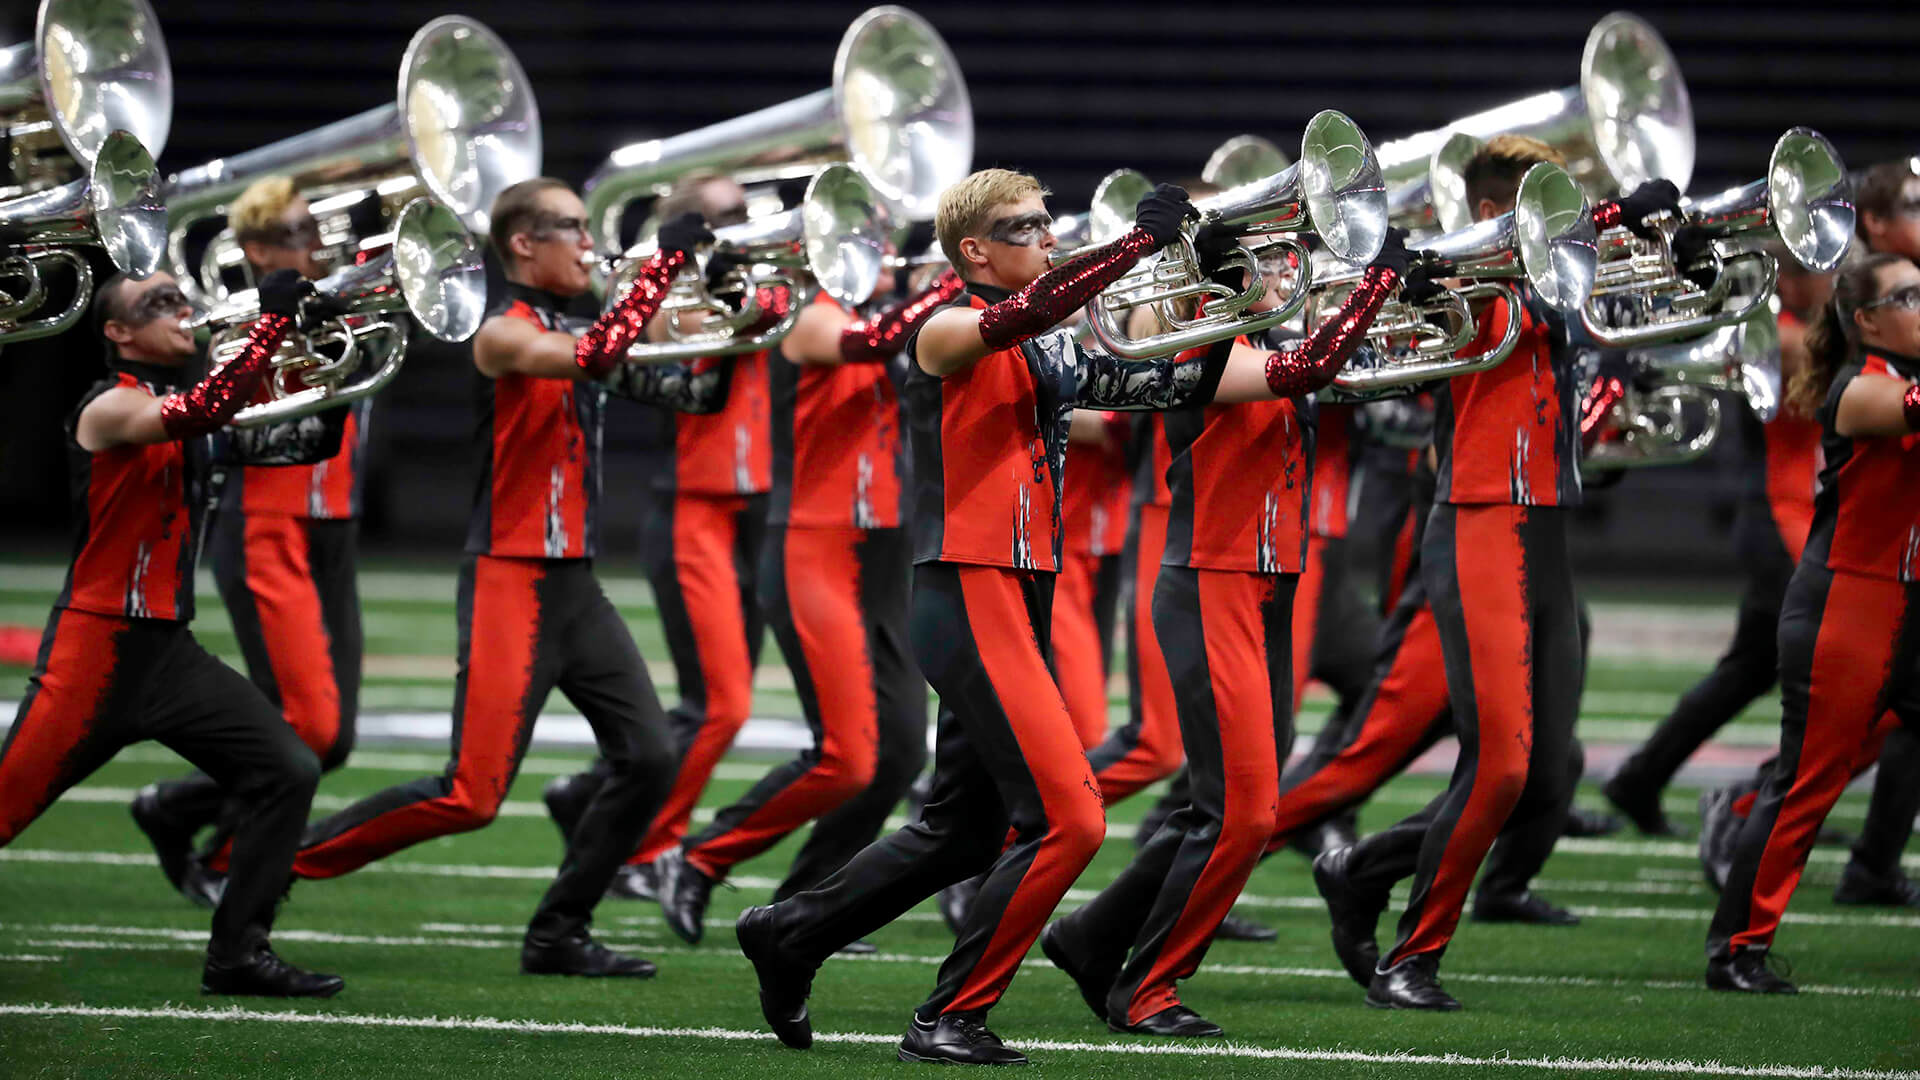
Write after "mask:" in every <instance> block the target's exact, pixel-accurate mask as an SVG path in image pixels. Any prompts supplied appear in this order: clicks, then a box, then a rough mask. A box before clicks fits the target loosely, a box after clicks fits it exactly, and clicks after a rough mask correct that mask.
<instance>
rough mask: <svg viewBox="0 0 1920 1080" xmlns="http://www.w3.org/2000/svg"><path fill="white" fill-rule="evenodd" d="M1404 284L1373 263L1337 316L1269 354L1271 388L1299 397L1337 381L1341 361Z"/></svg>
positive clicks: (1276, 393)
mask: <svg viewBox="0 0 1920 1080" xmlns="http://www.w3.org/2000/svg"><path fill="white" fill-rule="evenodd" d="M1399 284H1400V275H1399V274H1398V273H1396V272H1394V271H1393V270H1390V269H1388V268H1386V267H1384V266H1370V267H1368V268H1367V272H1366V273H1365V274H1363V275H1361V277H1360V283H1359V284H1358V285H1355V286H1354V287H1353V291H1352V292H1351V293H1348V294H1347V302H1346V303H1344V304H1342V305H1340V310H1339V312H1338V313H1337V314H1335V316H1334V317H1333V318H1331V319H1328V320H1327V321H1325V322H1323V323H1321V324H1320V325H1319V326H1318V327H1317V328H1315V329H1314V331H1313V333H1312V334H1311V335H1309V336H1307V337H1305V338H1302V339H1300V340H1299V341H1290V342H1288V343H1287V346H1286V347H1285V348H1283V349H1281V350H1279V351H1278V352H1275V353H1273V354H1272V355H1271V356H1268V357H1267V388H1268V389H1269V390H1272V391H1273V393H1274V396H1275V397H1283V398H1286V397H1296V396H1298V395H1300V394H1305V393H1310V392H1311V391H1314V390H1318V389H1320V388H1321V387H1323V386H1325V385H1327V384H1328V383H1330V382H1332V381H1333V376H1334V373H1335V372H1338V371H1339V370H1340V365H1342V364H1344V363H1346V362H1347V358H1348V357H1350V356H1352V355H1353V351H1354V350H1355V349H1357V348H1359V347H1360V343H1361V342H1362V341H1365V340H1366V336H1367V328H1368V327H1370V326H1372V325H1373V317H1374V316H1375V315H1378V314H1379V313H1380V305H1382V304H1384V303H1386V302H1387V297H1388V296H1390V295H1392V294H1393V290H1394V289H1395V287H1397V286H1398V285H1399Z"/></svg>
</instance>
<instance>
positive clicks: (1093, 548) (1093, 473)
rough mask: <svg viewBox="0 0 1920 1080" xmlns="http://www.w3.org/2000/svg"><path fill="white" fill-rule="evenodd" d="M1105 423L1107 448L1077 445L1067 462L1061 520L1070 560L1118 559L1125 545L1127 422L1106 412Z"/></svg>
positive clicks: (1130, 481)
mask: <svg viewBox="0 0 1920 1080" xmlns="http://www.w3.org/2000/svg"><path fill="white" fill-rule="evenodd" d="M1107 423H1108V425H1109V427H1108V435H1109V438H1108V439H1107V442H1106V444H1105V445H1103V446H1082V445H1079V444H1075V445H1074V447H1073V456H1072V460H1071V461H1069V462H1068V463H1067V475H1066V483H1065V485H1064V496H1063V504H1062V507H1061V511H1060V517H1061V522H1062V524H1063V525H1064V527H1065V529H1066V535H1065V537H1064V538H1063V542H1064V543H1065V545H1066V551H1067V554H1069V555H1093V556H1101V557H1104V556H1107V555H1118V554H1120V549H1121V548H1122V547H1125V546H1126V543H1127V507H1128V505H1129V503H1130V501H1131V500H1132V498H1133V477H1132V475H1131V474H1130V473H1129V471H1128V469H1127V440H1126V437H1125V430H1124V429H1125V424H1126V418H1125V417H1124V416H1121V415H1119V414H1117V413H1108V414H1107ZM1164 441H1165V439H1164V437H1163V438H1162V442H1164ZM1162 483H1163V484H1164V483H1165V481H1164V480H1163V481H1162Z"/></svg>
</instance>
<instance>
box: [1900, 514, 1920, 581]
mask: <svg viewBox="0 0 1920 1080" xmlns="http://www.w3.org/2000/svg"><path fill="white" fill-rule="evenodd" d="M1916 565H1920V527H1916V526H1913V525H1909V526H1907V541H1906V543H1904V544H1902V545H1900V580H1901V581H1912V580H1914V568H1915V566H1916Z"/></svg>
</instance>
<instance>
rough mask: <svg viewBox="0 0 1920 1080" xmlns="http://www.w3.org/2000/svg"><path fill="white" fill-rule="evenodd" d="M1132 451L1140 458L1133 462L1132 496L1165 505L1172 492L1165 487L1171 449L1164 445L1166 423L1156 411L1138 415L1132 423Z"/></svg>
mask: <svg viewBox="0 0 1920 1080" xmlns="http://www.w3.org/2000/svg"><path fill="white" fill-rule="evenodd" d="M1133 430H1134V433H1135V439H1136V441H1135V443H1134V450H1133V452H1134V454H1135V455H1136V456H1137V457H1138V458H1139V459H1140V460H1139V463H1138V464H1137V465H1135V466H1134V473H1133V500H1134V502H1135V503H1136V504H1138V505H1144V506H1159V507H1163V508H1164V507H1169V506H1172V505H1173V492H1171V491H1169V490H1167V466H1169V465H1172V464H1173V451H1172V450H1171V449H1169V448H1168V446H1167V423H1166V420H1165V419H1164V418H1163V417H1161V416H1160V414H1158V413H1149V414H1147V415H1146V416H1142V417H1141V418H1140V420H1139V422H1138V423H1136V424H1135V425H1134V428H1133Z"/></svg>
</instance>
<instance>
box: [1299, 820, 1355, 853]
mask: <svg viewBox="0 0 1920 1080" xmlns="http://www.w3.org/2000/svg"><path fill="white" fill-rule="evenodd" d="M1358 839H1359V837H1358V836H1356V835H1354V830H1353V821H1352V819H1351V818H1348V817H1347V816H1346V815H1344V814H1341V815H1339V816H1336V817H1333V818H1330V819H1328V820H1326V821H1321V822H1316V823H1315V824H1312V825H1309V826H1307V827H1306V828H1304V829H1301V830H1300V831H1299V832H1297V833H1294V834H1293V836H1292V837H1291V838H1289V839H1288V840H1287V846H1288V847H1290V848H1292V849H1293V850H1295V851H1297V852H1299V853H1300V854H1302V855H1305V856H1306V857H1307V858H1308V859H1309V860H1312V859H1316V858H1319V857H1320V853H1321V852H1323V851H1332V850H1333V849H1334V848H1337V847H1351V846H1353V842H1354V841H1355V840H1358Z"/></svg>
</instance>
